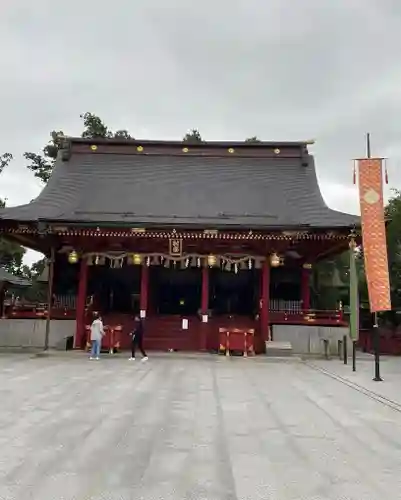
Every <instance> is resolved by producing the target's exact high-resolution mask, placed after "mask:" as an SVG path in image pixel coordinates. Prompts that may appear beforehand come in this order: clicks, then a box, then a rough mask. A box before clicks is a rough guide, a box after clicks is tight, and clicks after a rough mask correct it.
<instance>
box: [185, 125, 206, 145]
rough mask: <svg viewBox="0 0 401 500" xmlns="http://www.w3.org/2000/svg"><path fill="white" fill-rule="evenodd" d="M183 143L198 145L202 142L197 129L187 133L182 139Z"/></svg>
mask: <svg viewBox="0 0 401 500" xmlns="http://www.w3.org/2000/svg"><path fill="white" fill-rule="evenodd" d="M182 141H183V142H186V143H187V144H200V143H202V142H203V139H202V136H201V135H200V132H199V130H198V129H196V128H193V129H191V130H190V131H189V132H187V133H186V134H185V136H184V138H183V139H182Z"/></svg>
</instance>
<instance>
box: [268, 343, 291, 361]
mask: <svg viewBox="0 0 401 500" xmlns="http://www.w3.org/2000/svg"><path fill="white" fill-rule="evenodd" d="M266 356H275V357H281V358H282V357H287V356H292V345H291V342H279V341H275V340H270V341H268V342H266Z"/></svg>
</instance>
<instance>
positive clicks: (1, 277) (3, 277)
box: [0, 267, 31, 287]
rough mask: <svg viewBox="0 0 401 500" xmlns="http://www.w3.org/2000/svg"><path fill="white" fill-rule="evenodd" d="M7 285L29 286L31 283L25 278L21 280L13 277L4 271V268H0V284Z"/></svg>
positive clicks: (18, 277)
mask: <svg viewBox="0 0 401 500" xmlns="http://www.w3.org/2000/svg"><path fill="white" fill-rule="evenodd" d="M4 282H5V283H9V284H10V285H13V286H23V287H25V286H30V285H31V282H30V281H29V280H27V279H25V278H21V277H20V276H14V275H13V274H11V273H9V272H8V271H6V270H5V269H4V267H0V283H4Z"/></svg>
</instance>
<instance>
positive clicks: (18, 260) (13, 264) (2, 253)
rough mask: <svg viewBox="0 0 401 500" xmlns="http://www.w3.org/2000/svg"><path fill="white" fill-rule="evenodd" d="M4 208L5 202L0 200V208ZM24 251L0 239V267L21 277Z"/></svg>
mask: <svg viewBox="0 0 401 500" xmlns="http://www.w3.org/2000/svg"><path fill="white" fill-rule="evenodd" d="M5 206H6V202H5V201H4V200H0V208H4V207H5ZM25 251H26V250H25V248H23V247H22V246H21V245H18V243H13V242H11V241H7V240H6V239H4V238H0V267H4V268H5V269H6V270H7V271H8V272H10V273H13V274H17V275H20V276H22V266H23V264H22V259H23V257H24V255H25Z"/></svg>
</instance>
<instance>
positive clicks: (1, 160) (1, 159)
mask: <svg viewBox="0 0 401 500" xmlns="http://www.w3.org/2000/svg"><path fill="white" fill-rule="evenodd" d="M12 159H13V155H12V154H11V153H3V154H2V155H0V174H1V172H2V171H3V170H4V169H5V168H6V167H7V166H8V165H9V163H10V161H11V160H12Z"/></svg>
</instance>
